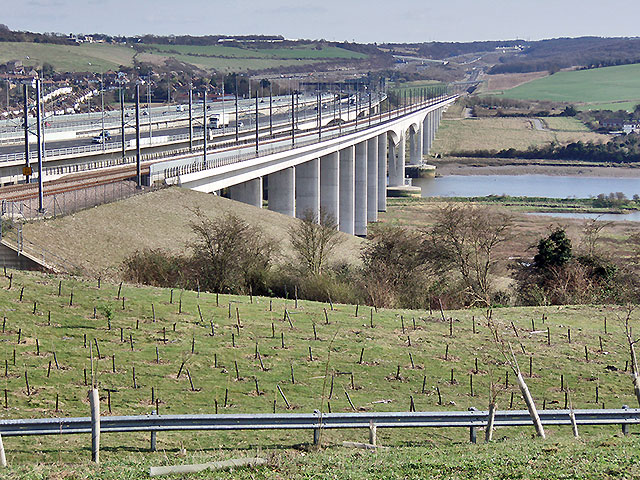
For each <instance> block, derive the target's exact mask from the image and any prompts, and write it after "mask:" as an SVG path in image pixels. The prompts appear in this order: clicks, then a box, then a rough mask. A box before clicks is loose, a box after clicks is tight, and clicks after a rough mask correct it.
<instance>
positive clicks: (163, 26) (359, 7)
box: [0, 0, 640, 48]
mask: <svg viewBox="0 0 640 480" xmlns="http://www.w3.org/2000/svg"><path fill="white" fill-rule="evenodd" d="M5 2H6V5H5V8H3V11H2V16H1V17H0V23H4V24H6V25H7V26H8V27H9V28H11V29H12V30H30V31H35V32H63V33H70V32H73V33H94V32H99V33H108V34H126V35H136V34H145V33H153V34H158V35H167V34H189V35H207V34H224V35H232V34H236V35H244V34H278V35H284V36H285V37H287V38H294V39H295V38H310V39H319V38H324V39H327V40H334V41H345V40H348V41H357V42H365V43H369V42H378V43H380V42H426V41H458V42H463V41H471V40H504V39H513V38H520V39H525V40H537V39H542V38H554V37H576V36H583V35H596V36H638V35H640V23H639V22H638V18H639V17H640V1H638V0H618V1H616V2H611V1H608V2H607V1H602V0H446V1H434V0H426V1H425V0H412V1H409V0H406V1H397V0H396V1H382V0H314V1H313V2H311V1H308V0H298V1H295V0H266V1H265V0H262V1H257V0H18V1H10V0H2V3H5ZM9 3H10V6H8V4H9ZM0 48H2V47H1V45H0Z"/></svg>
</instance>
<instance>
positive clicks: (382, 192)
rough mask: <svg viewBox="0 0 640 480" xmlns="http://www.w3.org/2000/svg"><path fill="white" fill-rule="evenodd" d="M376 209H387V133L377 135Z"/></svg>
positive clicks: (384, 210) (381, 210) (380, 210)
mask: <svg viewBox="0 0 640 480" xmlns="http://www.w3.org/2000/svg"><path fill="white" fill-rule="evenodd" d="M377 205H378V211H379V212H386V211H387V134H386V133H383V134H381V135H378V201H377Z"/></svg>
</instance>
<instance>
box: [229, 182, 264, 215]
mask: <svg viewBox="0 0 640 480" xmlns="http://www.w3.org/2000/svg"><path fill="white" fill-rule="evenodd" d="M229 198H231V200H236V201H238V202H242V203H248V204H249V205H253V206H254V207H258V208H262V178H254V179H253V180H249V181H248V182H243V183H239V184H237V185H233V186H231V187H229Z"/></svg>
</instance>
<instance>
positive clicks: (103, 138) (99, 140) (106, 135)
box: [91, 130, 111, 143]
mask: <svg viewBox="0 0 640 480" xmlns="http://www.w3.org/2000/svg"><path fill="white" fill-rule="evenodd" d="M103 135H104V136H103ZM108 140H111V134H110V133H109V132H107V131H106V130H105V131H104V132H103V133H101V134H100V135H96V136H95V137H93V138H92V139H91V142H92V143H104V142H106V141H108Z"/></svg>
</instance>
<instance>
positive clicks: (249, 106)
mask: <svg viewBox="0 0 640 480" xmlns="http://www.w3.org/2000/svg"><path fill="white" fill-rule="evenodd" d="M242 102H243V104H242V105H241V103H240V102H239V118H240V131H244V132H246V131H250V130H254V129H255V100H252V101H249V100H244V101H242ZM323 102H324V103H323V105H324V108H323V110H324V111H326V112H328V111H329V110H331V111H332V110H333V108H337V107H335V105H334V102H333V97H332V96H331V97H330V99H329V100H327V97H326V96H325V98H324V99H323ZM348 102H349V99H346V100H343V106H342V109H343V111H346V110H347V108H348V107H347V105H348ZM265 103H266V105H265ZM290 103H291V97H286V98H285V97H279V98H277V99H276V98H274V101H273V107H274V109H276V108H277V109H279V110H282V109H283V108H286V109H287V110H288V112H286V113H275V114H274V115H273V118H272V121H273V124H274V125H276V124H283V123H287V121H290V118H291V114H290ZM225 104H226V105H225V113H227V114H231V115H232V116H235V106H234V103H233V102H232V101H231V102H225ZM299 105H300V107H299V109H298V119H299V120H300V121H302V120H303V119H309V118H315V116H316V115H317V110H316V108H315V98H310V97H307V98H305V99H303V98H302V97H301V99H300V101H299ZM211 107H212V108H210V109H208V115H212V114H214V113H222V106H221V104H219V103H217V104H212V105H211ZM240 107H242V108H240ZM171 108H173V110H174V113H177V112H175V110H176V107H175V106H174V107H171ZM260 108H261V109H262V111H263V112H264V109H266V108H268V100H267V102H263V103H262V104H261V105H260ZM154 110H159V111H162V112H164V113H167V112H168V110H167V107H161V108H158V109H154ZM185 110H186V111H187V113H186V114H185V113H184V112H180V113H179V115H170V117H167V116H166V115H165V116H162V113H159V112H155V113H154V112H153V111H152V121H153V122H154V123H155V122H157V121H162V122H163V124H164V122H165V119H166V120H168V121H169V122H172V123H173V122H180V123H181V124H182V125H181V126H173V127H168V128H167V127H165V126H163V127H157V126H156V128H154V125H152V128H151V134H149V117H148V116H142V115H141V117H140V127H141V133H140V138H141V139H145V138H150V137H159V136H169V135H187V134H188V133H189V127H188V125H184V124H185V123H187V121H188V106H187V107H186V108H185ZM106 113H107V112H105V114H106ZM109 113H110V114H111V118H109V121H108V122H107V120H106V119H105V130H107V129H108V130H109V131H110V132H111V133H112V135H111V138H110V139H109V140H108V143H118V144H119V143H120V142H121V135H120V131H121V125H120V112H119V111H117V112H115V113H116V114H117V118H115V117H114V115H113V114H114V112H109ZM154 115H156V116H155V117H153V116H154ZM62 117H66V116H59V117H54V118H56V119H61V120H59V121H58V123H56V124H55V128H56V129H57V128H59V127H60V126H61V125H63V124H64V125H75V127H74V128H76V129H78V130H81V129H82V130H92V133H90V136H86V137H76V138H74V139H70V140H57V141H50V142H45V150H54V149H62V148H69V147H78V146H89V145H95V143H94V142H93V135H99V130H100V129H101V125H102V121H101V118H98V119H96V116H95V114H91V118H89V117H88V116H87V114H82V116H81V115H78V114H75V115H68V117H74V119H73V121H71V122H67V121H64V122H63V121H62ZM13 121H14V122H15V121H16V120H13ZM258 121H259V122H260V125H261V126H266V125H268V124H269V117H268V115H264V114H263V113H261V114H260V116H259V120H258ZM5 122H10V120H7V121H5ZM202 123H203V122H202V103H200V104H199V105H194V107H193V139H194V141H196V142H198V141H199V140H200V141H201V139H202ZM165 125H166V124H165ZM125 126H126V128H127V130H129V131H130V130H131V129H132V128H133V127H135V119H133V118H132V116H131V115H129V117H127V118H126V119H125ZM5 128H6V127H5ZM12 128H13V129H14V131H16V129H20V130H21V127H12ZM52 129H53V127H52ZM45 130H46V129H45ZM7 131H8V128H7ZM234 133H235V121H231V122H230V123H229V126H228V127H226V128H223V129H218V130H217V131H216V134H227V135H229V134H234ZM20 134H21V135H22V134H23V133H22V132H20ZM45 140H46V133H45ZM125 140H126V141H130V140H135V133H133V132H131V133H127V134H126V135H125ZM96 148H97V149H99V147H98V145H96ZM30 150H31V151H32V152H34V151H35V150H36V145H35V144H34V143H32V142H30ZM23 152H24V140H22V142H20V143H16V144H13V145H4V146H0V161H1V160H2V155H9V154H21V153H23ZM31 155H32V156H33V153H32V154H31Z"/></svg>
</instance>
